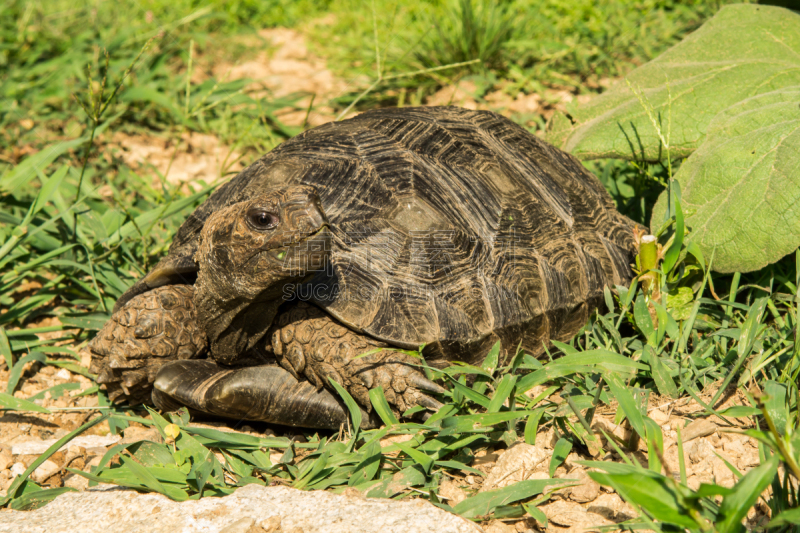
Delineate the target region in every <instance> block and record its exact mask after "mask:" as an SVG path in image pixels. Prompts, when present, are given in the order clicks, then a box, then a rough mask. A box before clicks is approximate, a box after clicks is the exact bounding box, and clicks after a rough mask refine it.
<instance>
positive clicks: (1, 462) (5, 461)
mask: <svg viewBox="0 0 800 533" xmlns="http://www.w3.org/2000/svg"><path fill="white" fill-rule="evenodd" d="M12 464H14V459H13V458H12V457H11V452H10V451H9V450H0V470H5V469H6V468H8V467H9V466H11V465H12Z"/></svg>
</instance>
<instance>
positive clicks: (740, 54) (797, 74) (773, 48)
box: [548, 4, 800, 160]
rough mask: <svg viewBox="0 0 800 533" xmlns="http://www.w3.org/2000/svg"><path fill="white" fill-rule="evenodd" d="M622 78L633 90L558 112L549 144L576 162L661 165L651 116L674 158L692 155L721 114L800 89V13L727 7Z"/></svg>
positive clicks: (624, 87) (619, 88)
mask: <svg viewBox="0 0 800 533" xmlns="http://www.w3.org/2000/svg"><path fill="white" fill-rule="evenodd" d="M627 81H628V82H629V83H630V85H628V83H626V82H620V83H618V84H617V85H616V86H614V87H613V88H612V89H611V90H609V91H608V92H607V93H605V94H603V95H601V96H599V97H598V98H595V99H593V100H591V101H590V102H588V103H587V104H586V105H584V106H579V107H577V108H575V109H571V110H570V115H571V116H572V119H573V121H572V122H571V121H570V120H569V119H568V118H567V117H566V116H564V115H557V116H556V117H555V118H554V120H553V123H552V124H551V131H550V134H549V137H548V139H549V140H550V142H553V143H554V144H556V145H557V146H561V147H562V148H563V149H564V150H566V151H568V152H571V153H573V154H575V155H576V156H578V157H579V158H581V159H594V158H602V157H619V158H625V159H631V158H637V159H642V158H643V159H647V160H659V159H661V158H662V157H664V155H665V154H663V153H662V152H661V148H662V147H661V143H660V139H659V136H658V134H657V132H656V129H655V127H654V125H653V120H652V119H654V120H655V122H656V123H660V125H661V128H662V133H663V134H664V137H666V136H667V132H668V131H669V133H670V145H671V155H672V156H673V157H675V156H687V155H689V154H690V153H692V152H693V151H694V150H695V149H697V148H698V146H699V145H700V143H701V142H702V141H703V139H704V138H705V135H706V133H707V131H708V127H709V124H710V123H711V121H712V119H713V118H714V117H715V116H716V115H717V113H719V112H720V111H722V110H723V109H725V108H727V107H729V106H731V105H733V104H735V103H737V102H740V101H741V100H744V99H746V98H750V97H752V96H755V95H758V94H762V93H766V92H770V91H775V90H777V89H781V88H784V87H789V86H792V85H798V84H800V15H798V14H796V13H794V12H792V11H789V10H787V9H783V8H780V7H773V6H763V5H743V4H738V5H731V6H726V7H724V8H722V9H721V10H720V11H719V13H717V15H716V16H714V18H712V19H711V20H709V21H708V22H707V23H706V24H704V25H703V26H702V27H701V28H700V29H699V30H697V31H696V32H694V33H693V34H691V35H690V36H689V37H687V38H686V39H684V40H683V41H681V42H680V43H679V44H677V45H676V46H674V47H672V48H671V49H670V50H668V51H667V52H665V53H663V54H662V55H660V56H659V57H657V58H656V59H654V60H652V61H650V62H649V63H647V64H645V65H643V66H641V67H639V68H637V69H636V70H634V71H633V72H631V73H630V75H629V76H628V78H627ZM643 102H644V104H645V105H646V106H647V107H649V108H650V110H651V113H650V116H648V113H647V111H646V109H645V105H643ZM651 117H652V119H651ZM668 122H669V123H670V125H671V128H668Z"/></svg>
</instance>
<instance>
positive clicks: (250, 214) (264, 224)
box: [247, 207, 280, 231]
mask: <svg viewBox="0 0 800 533" xmlns="http://www.w3.org/2000/svg"><path fill="white" fill-rule="evenodd" d="M247 222H248V223H249V224H250V227H252V228H253V229H254V230H257V231H265V230H270V229H272V228H274V227H275V226H277V225H278V222H280V219H279V218H278V215H276V214H274V213H270V212H269V211H267V210H265V209H264V208H262V207H253V208H251V209H249V210H248V211H247Z"/></svg>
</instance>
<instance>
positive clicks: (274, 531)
mask: <svg viewBox="0 0 800 533" xmlns="http://www.w3.org/2000/svg"><path fill="white" fill-rule="evenodd" d="M258 525H259V527H261V529H263V530H264V533H282V531H283V528H282V527H281V517H280V515H275V516H270V517H269V518H267V519H266V520H262V521H261V522H260V523H259V524H258ZM259 533H261V532H259Z"/></svg>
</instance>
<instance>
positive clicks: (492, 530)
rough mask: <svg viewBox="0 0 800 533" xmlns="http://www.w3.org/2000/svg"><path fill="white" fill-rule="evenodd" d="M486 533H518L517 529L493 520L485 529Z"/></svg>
mask: <svg viewBox="0 0 800 533" xmlns="http://www.w3.org/2000/svg"><path fill="white" fill-rule="evenodd" d="M483 531H484V532H485V533H517V528H515V527H514V526H512V525H510V524H506V523H505V522H501V521H500V520H492V521H491V522H489V525H487V526H486V527H484V528H483Z"/></svg>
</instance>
